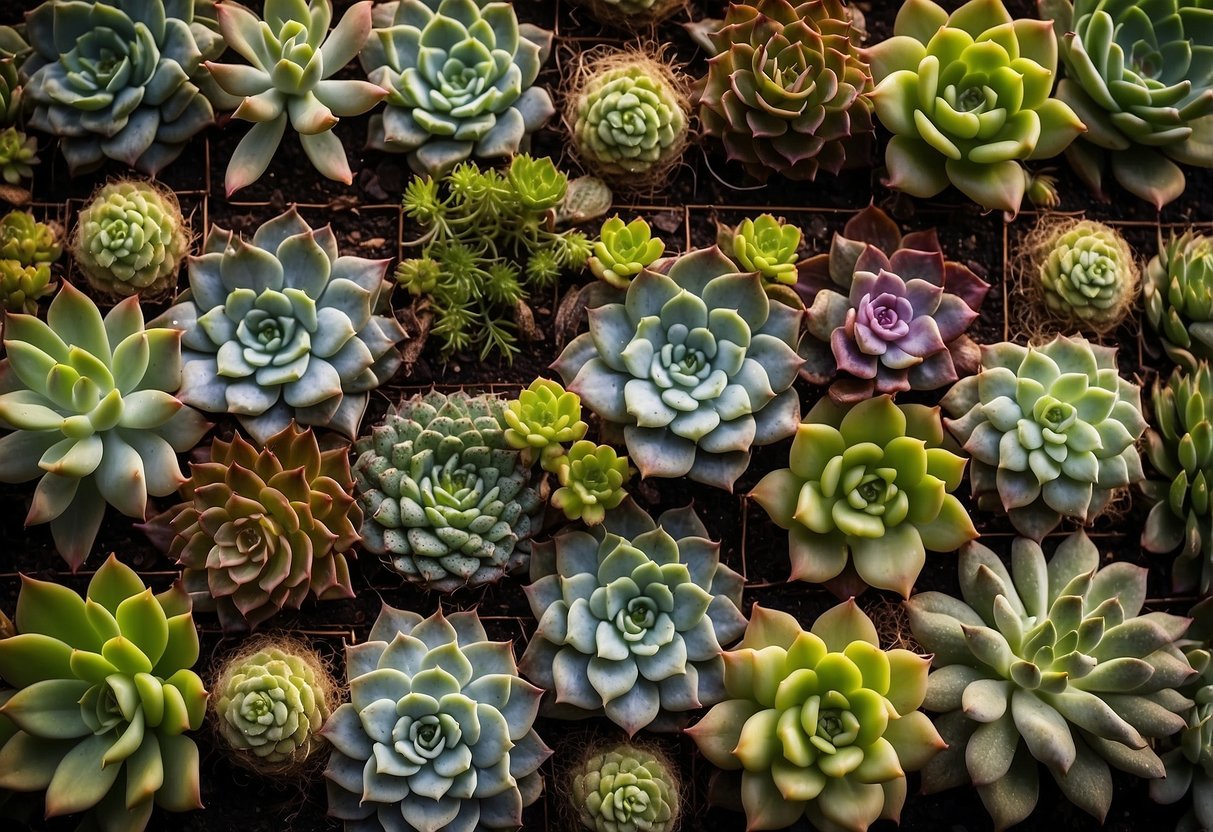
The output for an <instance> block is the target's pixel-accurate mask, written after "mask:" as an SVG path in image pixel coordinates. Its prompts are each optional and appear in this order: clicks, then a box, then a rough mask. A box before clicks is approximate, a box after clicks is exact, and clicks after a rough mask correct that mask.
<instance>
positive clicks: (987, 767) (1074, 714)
mask: <svg viewBox="0 0 1213 832" xmlns="http://www.w3.org/2000/svg"><path fill="white" fill-rule="evenodd" d="M960 587H961V593H962V595H963V600H961V599H958V598H953V597H952V596H950V595H945V594H943V593H939V592H923V593H919V594H918V595H915V596H914V597H913V598H911V599H910V600H909V602H907V604H906V610H907V612H908V614H909V620H910V626H911V628H912V629H913V631H914V637H915V639H917V641H918V643H919V644H920V645H921V646H922V648H923V649H924V650H926V651H928V652H930V653H933V654H934V666H935V670H934V672H932V673H931V676H930V678H929V679H928V680H927V688H926V692H927V695H926V701H925V705H926V708H927V710H930V711H937V712H941V713H942V714H943V715H942V716H941V717H940V718H939V719H938V720H937V727H938V728H939V732H940V734H941V735H942V736H943V738H944V739H945V740H946V741H947V743H948V749H947V750H946V751H945V752H944V753H943V754H941V755H939V756H938V757H937V758H936V759H935V760H933V761H932V762H931V763H929V764H928V765H927V767H926V768H925V769H924V770H923V787H924V789H925V790H927V791H930V792H934V791H940V790H942V789H946V788H950V787H953V786H959V785H965V786H967V785H969V783H970V782H971V783H972V784H973V785H975V786H976V787H977V793H978V794H979V795H980V796H981V799H982V802H983V803H984V804H985V806H986V809H987V811H989V813H990V815H991V817H992V818H993V819H994V826H995V828H996V829H1006V828H1007V827H1009V826H1013V825H1015V824H1016V823H1019V822H1020V821H1021V820H1023V819H1024V818H1026V817H1027V816H1028V814H1029V813H1031V811H1032V809H1033V808H1034V807H1035V805H1036V797H1037V791H1038V788H1039V786H1038V781H1039V767H1038V766H1037V765H1036V763H1037V761H1039V762H1041V763H1043V764H1044V765H1045V767H1046V768H1047V769H1048V771H1049V773H1050V774H1051V775H1052V776H1053V779H1054V780H1055V781H1056V782H1057V785H1058V786H1059V787H1060V788H1061V791H1062V793H1063V794H1064V795H1065V796H1066V797H1067V798H1068V799H1069V800H1070V801H1072V802H1073V803H1074V804H1076V805H1077V806H1078V807H1079V808H1081V809H1082V810H1083V811H1086V812H1089V813H1090V814H1092V815H1094V816H1095V817H1097V818H1099V819H1100V820H1101V821H1102V820H1103V818H1104V816H1105V815H1106V814H1107V811H1108V806H1109V804H1110V803H1111V801H1112V777H1111V774H1110V772H1109V770H1108V765H1109V764H1111V765H1112V766H1114V767H1115V768H1118V769H1120V770H1122V771H1127V772H1129V773H1131V774H1134V775H1137V776H1138V777H1143V778H1154V777H1161V776H1162V775H1163V766H1162V762H1161V761H1160V760H1159V758H1158V756H1157V754H1155V752H1154V751H1153V750H1152V749H1151V748H1150V746H1149V739H1148V738H1151V737H1164V736H1167V735H1169V734H1173V733H1174V732H1176V731H1178V730H1180V729H1181V728H1182V727H1183V725H1184V721H1183V718H1182V717H1180V716H1178V715H1177V713H1176V711H1179V710H1182V709H1183V708H1184V707H1185V706H1186V705H1188V704H1190V702H1189V701H1188V700H1186V699H1185V698H1184V697H1183V696H1182V695H1180V694H1179V693H1176V691H1175V690H1174V688H1176V687H1177V686H1178V685H1181V684H1183V683H1184V682H1185V681H1186V680H1188V678H1189V677H1191V676H1192V675H1193V671H1192V668H1191V667H1190V666H1189V665H1188V662H1187V661H1186V660H1185V659H1184V657H1183V654H1182V653H1181V652H1180V651H1179V649H1178V648H1177V646H1176V644H1175V640H1176V639H1177V638H1179V637H1180V636H1181V635H1183V633H1184V631H1185V630H1186V629H1187V628H1188V622H1189V619H1186V618H1180V617H1179V616H1175V615H1168V614H1166V613H1161V612H1152V613H1145V614H1142V613H1141V607H1142V602H1143V601H1144V600H1145V597H1146V570H1145V569H1143V568H1141V567H1138V566H1134V565H1132V564H1130V563H1113V564H1110V565H1108V566H1104V567H1102V568H1100V556H1099V550H1098V549H1097V548H1096V547H1095V544H1093V543H1092V542H1091V541H1090V540H1089V539H1088V538H1087V536H1086V534H1084V533H1083V532H1081V531H1080V532H1078V533H1076V534H1073V535H1070V536H1069V537H1067V538H1066V539H1065V540H1063V541H1062V543H1061V544H1060V545H1059V546H1058V547H1057V550H1056V551H1055V552H1054V554H1053V557H1052V558H1051V559H1050V560H1049V561H1048V562H1047V563H1046V560H1045V555H1044V552H1043V551H1042V550H1041V548H1040V544H1038V543H1036V542H1035V541H1033V540H1030V539H1027V538H1017V539H1016V540H1015V542H1014V544H1013V545H1012V550H1011V569H1010V571H1008V570H1007V568H1006V567H1005V566H1003V564H1002V561H1000V560H999V559H998V556H997V555H995V554H994V553H993V552H991V551H990V550H989V549H987V548H986V547H985V546H982V545H981V544H979V543H970V544H968V546H966V547H965V548H964V550H962V551H961V554H960Z"/></svg>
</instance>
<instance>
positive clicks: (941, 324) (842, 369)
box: [796, 206, 990, 402]
mask: <svg viewBox="0 0 1213 832" xmlns="http://www.w3.org/2000/svg"><path fill="white" fill-rule="evenodd" d="M989 290H990V286H989V284H988V283H986V282H985V281H984V280H982V279H981V278H979V277H978V276H977V275H976V274H974V273H973V271H972V270H971V269H970V268H968V267H967V266H964V265H962V264H960V263H956V262H954V261H951V260H948V259H946V258H945V257H944V254H943V249H942V248H941V247H940V245H939V238H938V236H936V233H935V231H934V229H931V230H929V231H915V232H912V233H910V234H906V235H904V236H903V235H902V233H901V230H900V229H899V228H898V227H897V225H896V223H894V222H893V221H892V220H891V219H890V218H889V217H888V215H887V214H885V213H884V212H883V211H881V210H880V209H879V208H876V207H875V206H869V207H868V208H865V209H864V210H862V211H860V212H859V213H858V214H856V215H855V216H854V217H852V218H851V219H850V220H848V221H847V224H846V226H845V227H844V228H843V230H842V233H836V234H835V235H834V237H833V240H832V242H831V243H830V251H829V253H828V254H818V255H816V256H814V257H810V258H809V259H808V260H807V261H805V262H804V263H803V264H802V265H801V267H800V269H799V283H798V284H797V286H796V291H797V292H798V293H799V294H800V296H801V297H802V298H803V299H804V300H805V302H806V303H808V304H809V312H808V335H809V337H807V338H805V339H804V340H803V341H802V342H801V346H800V351H801V354H802V355H804V356H805V358H806V359H807V360H806V362H805V365H804V367H803V368H802V369H801V371H800V372H801V374H802V375H803V376H805V377H806V378H807V379H808V380H809V381H811V382H813V383H814V384H829V383H830V381H831V379H834V378H835V376H837V375H838V374H839V373H841V374H842V376H841V377H840V378H838V380H837V381H835V382H834V383H833V385H832V386H831V387H830V395H831V396H832V397H834V398H835V399H836V400H838V401H842V402H857V401H862V400H864V399H868V398H871V397H872V396H873V395H875V394H879V393H899V392H902V391H905V390H935V389H938V388H940V387H943V386H945V385H947V384H949V383H951V382H953V381H956V379H957V378H958V377H960V376H962V375H969V374H970V373H973V372H975V371H976V369H977V365H978V361H979V352H978V349H977V345H976V344H975V343H974V342H973V340H972V339H971V338H969V336H968V335H966V334H965V332H966V330H968V328H969V325H970V324H972V323H973V321H974V320H975V319H976V318H977V312H978V310H979V309H980V308H981V304H982V301H983V300H985V296H986V293H987V292H988V291H989Z"/></svg>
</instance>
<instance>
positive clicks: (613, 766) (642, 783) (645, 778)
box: [569, 743, 681, 832]
mask: <svg viewBox="0 0 1213 832" xmlns="http://www.w3.org/2000/svg"><path fill="white" fill-rule="evenodd" d="M571 786H572V788H571V789H570V791H569V801H570V802H571V803H572V806H573V811H574V812H575V813H576V814H577V820H579V821H580V822H581V825H582V827H583V828H585V829H589V830H590V832H673V830H674V829H675V828H676V827H677V825H678V818H679V814H680V808H681V796H680V795H679V793H678V789H679V782H678V776H677V773H676V772H675V770H674V768H673V764H672V763H671V761H670V760H669V759H668V758H667V757H666V756H665V755H664V754H660V753H657V752H654V751H650V750H649V749H646V748H641V747H638V746H635V745H632V744H630V743H623V744H622V745H617V746H615V747H614V748H608V749H604V750H602V751H599V752H597V753H594V754H590V755H588V756H586V758H585V759H583V760H582V761H580V763H579V764H578V765H577V766H576V767H575V768H574V769H573V776H572V782H571Z"/></svg>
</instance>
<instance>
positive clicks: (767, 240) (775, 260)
mask: <svg viewBox="0 0 1213 832" xmlns="http://www.w3.org/2000/svg"><path fill="white" fill-rule="evenodd" d="M802 236H803V232H801V230H800V229H799V228H798V227H797V226H795V225H792V224H790V223H787V222H785V221H784V220H782V219H776V218H775V217H774V216H772V215H771V214H762V215H761V216H759V217H758V218H757V219H750V218H748V217H747V218H746V219H744V220H742V221H741V222H740V223H739V224H738V225H737V227H735V228H730V227H729V226H724V225H719V226H717V232H716V241H717V244H718V245H719V246H720V248H721V250H722V251H726V252H730V253H731V254H732V256H733V259H734V260H736V261H737V265H739V266H741V267H742V268H743V269H745V270H746V271H748V272H758V273H759V274H760V275H762V277H763V279H764V280H768V281H771V282H773V283H784V284H786V285H788V286H795V285H796V279H797V277H798V272H797V269H796V261H797V260H799V259H800V255H799V254H798V253H797V249H799V248H800V240H801V237H802Z"/></svg>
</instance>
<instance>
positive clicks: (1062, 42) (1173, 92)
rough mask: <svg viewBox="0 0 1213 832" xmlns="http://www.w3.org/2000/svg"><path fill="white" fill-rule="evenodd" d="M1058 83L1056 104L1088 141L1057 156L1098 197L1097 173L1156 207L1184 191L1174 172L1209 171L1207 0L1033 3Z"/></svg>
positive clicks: (1211, 39)
mask: <svg viewBox="0 0 1213 832" xmlns="http://www.w3.org/2000/svg"><path fill="white" fill-rule="evenodd" d="M1039 5H1040V10H1041V17H1043V18H1045V19H1046V20H1052V21H1053V28H1054V30H1055V31H1056V32H1057V38H1058V44H1059V47H1060V51H1061V58H1062V61H1063V62H1064V63H1065V68H1066V77H1065V78H1062V79H1061V82H1060V83H1059V84H1058V85H1057V97H1058V98H1060V99H1061V100H1062V101H1064V102H1066V103H1067V104H1068V105H1070V107H1072V108H1073V109H1074V112H1076V113H1077V114H1078V116H1079V118H1081V119H1082V120H1083V123H1085V124H1086V126H1087V132H1086V133H1085V134H1084V135H1083V136H1082V137H1081V138H1080V139H1079V140H1078V141H1077V142H1075V143H1074V144H1072V145H1070V146H1069V147H1068V148H1067V149H1066V158H1067V160H1068V161H1069V162H1070V165H1071V167H1073V168H1074V171H1075V172H1076V173H1077V174H1078V175H1079V177H1080V178H1081V179H1082V180H1083V181H1084V182H1086V183H1087V185H1089V186H1090V187H1091V189H1092V190H1093V191H1094V192H1095V193H1096V194H1098V195H1100V196H1104V192H1105V187H1104V183H1105V181H1106V179H1105V174H1106V173H1107V171H1108V170H1109V168H1110V169H1111V172H1112V175H1113V177H1114V178H1115V179H1116V181H1117V182H1119V183H1120V184H1121V185H1122V186H1123V187H1124V188H1125V189H1126V190H1128V191H1130V192H1131V193H1133V194H1135V195H1136V196H1138V197H1140V198H1142V199H1144V200H1147V201H1148V202H1151V203H1153V204H1154V206H1155V207H1157V208H1160V209H1161V208H1162V207H1163V206H1164V205H1166V204H1167V203H1168V202H1171V201H1172V200H1173V199H1175V198H1176V197H1178V196H1179V195H1180V194H1182V193H1183V191H1184V184H1185V181H1184V174H1183V171H1182V170H1181V169H1180V167H1179V165H1177V164H1176V162H1178V163H1180V164H1185V165H1196V166H1198V167H1203V168H1208V167H1213V19H1210V16H1209V10H1210V8H1213V7H1210V5H1209V3H1208V2H1207V0H1161V2H1156V3H1151V4H1149V5H1148V6H1140V5H1137V4H1134V3H1127V2H1124V0H1076V1H1075V2H1071V0H1039Z"/></svg>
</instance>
